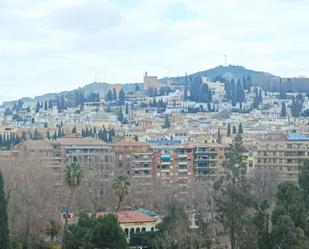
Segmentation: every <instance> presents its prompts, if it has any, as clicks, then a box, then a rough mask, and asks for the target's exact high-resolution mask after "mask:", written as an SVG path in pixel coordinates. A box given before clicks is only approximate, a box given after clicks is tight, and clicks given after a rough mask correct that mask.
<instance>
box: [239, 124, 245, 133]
mask: <svg viewBox="0 0 309 249" xmlns="http://www.w3.org/2000/svg"><path fill="white" fill-rule="evenodd" d="M238 133H239V134H242V133H244V131H243V128H242V123H239V126H238Z"/></svg>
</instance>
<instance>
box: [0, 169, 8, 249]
mask: <svg viewBox="0 0 309 249" xmlns="http://www.w3.org/2000/svg"><path fill="white" fill-rule="evenodd" d="M9 233H10V232H9V225H8V214H7V197H6V195H5V191H4V181H3V176H2V173H1V171H0V249H9V248H10V237H9Z"/></svg>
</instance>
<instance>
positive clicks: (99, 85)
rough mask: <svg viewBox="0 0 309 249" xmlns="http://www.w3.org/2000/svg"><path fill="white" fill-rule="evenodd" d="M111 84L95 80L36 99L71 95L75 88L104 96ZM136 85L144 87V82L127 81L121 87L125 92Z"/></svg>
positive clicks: (36, 98) (86, 92) (86, 93)
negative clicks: (82, 85)
mask: <svg viewBox="0 0 309 249" xmlns="http://www.w3.org/2000/svg"><path fill="white" fill-rule="evenodd" d="M110 86H111V84H109V83H106V82H94V83H90V84H87V85H85V86H84V87H80V88H78V89H74V90H72V91H65V92H60V93H47V94H44V95H41V96H36V97H35V100H40V101H45V100H49V99H54V98H55V97H56V96H57V95H58V94H59V95H62V94H63V95H65V96H66V95H71V94H72V93H73V92H74V91H75V90H82V91H83V92H84V94H85V95H86V96H87V95H89V94H90V93H92V92H93V93H99V94H100V95H101V96H104V95H105V94H106V93H107V91H108V89H109V88H110ZM136 86H138V87H139V88H140V89H143V84H142V83H126V84H121V87H122V89H123V91H124V92H125V93H128V92H132V91H135V88H136Z"/></svg>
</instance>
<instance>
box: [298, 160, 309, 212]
mask: <svg viewBox="0 0 309 249" xmlns="http://www.w3.org/2000/svg"><path fill="white" fill-rule="evenodd" d="M298 184H299V186H300V189H301V191H302V192H303V196H304V201H305V206H306V208H307V210H308V211H309V159H306V160H304V163H303V167H302V168H301V170H300V173H299V176H298Z"/></svg>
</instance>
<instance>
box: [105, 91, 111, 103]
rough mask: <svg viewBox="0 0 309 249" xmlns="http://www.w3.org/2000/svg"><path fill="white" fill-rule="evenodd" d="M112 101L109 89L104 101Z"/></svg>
mask: <svg viewBox="0 0 309 249" xmlns="http://www.w3.org/2000/svg"><path fill="white" fill-rule="evenodd" d="M112 100H113V93H112V91H111V89H109V90H108V92H107V94H106V96H105V101H106V102H109V101H112Z"/></svg>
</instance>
